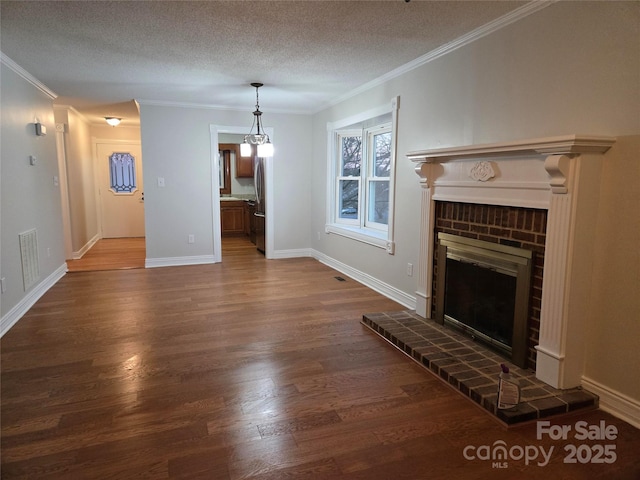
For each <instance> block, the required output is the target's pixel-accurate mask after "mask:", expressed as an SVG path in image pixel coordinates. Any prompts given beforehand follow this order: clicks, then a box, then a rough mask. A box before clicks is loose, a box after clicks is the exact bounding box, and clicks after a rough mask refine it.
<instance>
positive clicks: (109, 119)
mask: <svg viewBox="0 0 640 480" xmlns="http://www.w3.org/2000/svg"><path fill="white" fill-rule="evenodd" d="M104 119H105V120H106V121H107V123H108V124H109V125H111V126H112V127H117V126H118V125H120V122H121V121H122V119H121V118H117V117H104Z"/></svg>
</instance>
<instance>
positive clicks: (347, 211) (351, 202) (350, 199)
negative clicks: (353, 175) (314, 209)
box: [338, 180, 360, 219]
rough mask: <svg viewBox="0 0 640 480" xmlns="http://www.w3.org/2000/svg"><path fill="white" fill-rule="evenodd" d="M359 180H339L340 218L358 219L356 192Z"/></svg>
mask: <svg viewBox="0 0 640 480" xmlns="http://www.w3.org/2000/svg"><path fill="white" fill-rule="evenodd" d="M359 184H360V180H340V181H339V185H340V194H339V200H340V206H339V210H338V211H339V213H340V218H350V219H356V218H358V190H359Z"/></svg>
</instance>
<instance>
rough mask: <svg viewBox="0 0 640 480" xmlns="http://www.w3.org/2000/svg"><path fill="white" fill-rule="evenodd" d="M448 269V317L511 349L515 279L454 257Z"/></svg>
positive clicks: (446, 280)
mask: <svg viewBox="0 0 640 480" xmlns="http://www.w3.org/2000/svg"><path fill="white" fill-rule="evenodd" d="M446 267H447V276H446V278H445V294H444V311H445V313H446V315H448V316H450V317H452V318H454V319H455V320H457V321H458V322H460V323H463V324H465V325H467V326H469V327H471V328H473V329H474V330H476V331H478V332H480V333H483V334H484V335H487V336H488V337H490V338H492V339H494V340H496V341H498V342H500V343H502V344H505V345H508V346H509V347H511V343H512V338H513V317H514V309H515V305H516V302H515V298H516V278H515V276H512V275H507V274H504V273H499V272H497V271H495V270H491V269H489V268H485V267H482V266H479V265H474V264H471V263H465V262H462V261H459V260H453V259H451V258H447V264H446Z"/></svg>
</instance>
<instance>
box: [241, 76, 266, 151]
mask: <svg viewBox="0 0 640 480" xmlns="http://www.w3.org/2000/svg"><path fill="white" fill-rule="evenodd" d="M251 86H252V87H255V88H256V110H255V111H254V112H253V125H251V130H250V131H249V135H245V136H244V142H243V143H242V144H241V145H240V155H241V156H243V157H250V156H251V145H257V146H258V156H259V157H270V156H272V155H273V144H272V143H271V140H269V135H267V134H266V133H264V127H263V126H262V112H261V111H260V104H259V102H258V89H259V88H260V87H261V86H262V83H252V84H251ZM254 126H257V127H258V128H257V133H253V127H254Z"/></svg>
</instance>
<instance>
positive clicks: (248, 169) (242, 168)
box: [236, 145, 256, 178]
mask: <svg viewBox="0 0 640 480" xmlns="http://www.w3.org/2000/svg"><path fill="white" fill-rule="evenodd" d="M255 158H256V146H255V145H251V156H250V157H243V156H241V155H240V149H239V148H238V149H237V151H236V178H253V166H254V162H255Z"/></svg>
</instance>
